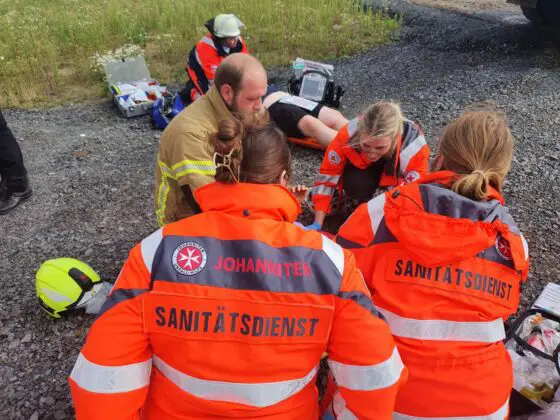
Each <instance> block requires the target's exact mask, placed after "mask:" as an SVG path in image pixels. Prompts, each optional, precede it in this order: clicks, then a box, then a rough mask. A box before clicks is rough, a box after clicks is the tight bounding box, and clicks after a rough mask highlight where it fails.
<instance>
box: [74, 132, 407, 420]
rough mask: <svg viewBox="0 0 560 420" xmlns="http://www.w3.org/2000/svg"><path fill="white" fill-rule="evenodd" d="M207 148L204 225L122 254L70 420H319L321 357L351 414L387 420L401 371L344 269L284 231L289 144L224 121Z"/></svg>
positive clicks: (167, 229)
mask: <svg viewBox="0 0 560 420" xmlns="http://www.w3.org/2000/svg"><path fill="white" fill-rule="evenodd" d="M211 144H212V145H213V147H214V150H215V153H214V162H215V166H216V180H217V181H218V182H215V183H212V184H208V185H206V186H204V187H202V188H199V189H198V190H197V191H196V192H195V195H196V200H197V202H198V203H199V204H200V207H201V208H202V213H200V214H197V215H195V216H192V217H189V218H187V219H183V220H181V221H178V222H176V223H171V224H168V225H166V226H164V227H163V228H162V229H159V230H158V231H156V232H154V233H153V234H152V235H150V236H149V237H147V238H146V239H144V240H143V241H142V243H141V244H139V245H137V246H136V247H135V248H134V249H133V250H132V251H131V253H130V256H129V258H128V260H127V261H126V262H125V265H124V267H123V270H122V272H121V274H120V276H119V278H118V280H117V282H116V283H115V286H114V288H113V290H112V291H111V294H110V295H109V297H108V299H107V301H106V303H105V305H104V307H103V308H102V309H101V311H100V314H99V316H98V318H97V320H96V321H95V322H94V324H93V326H92V327H91V330H90V332H89V335H88V338H87V341H86V344H85V346H84V348H83V349H82V352H81V354H80V355H79V357H78V360H77V362H76V365H75V367H74V369H73V370H72V373H71V375H70V386H71V389H72V397H73V400H74V406H75V408H76V413H77V418H78V420H81V419H100V420H101V419H103V420H105V419H110V420H118V419H133V418H134V419H135V418H138V413H139V412H140V417H141V418H142V419H144V420H149V419H154V420H160V419H194V418H197V419H218V418H222V419H225V418H236V419H242V418H243V419H255V418H259V419H282V420H290V419H293V420H296V419H297V420H299V419H316V418H318V415H319V413H318V411H319V409H318V401H317V394H318V393H317V389H316V387H315V378H316V376H317V371H318V365H319V361H320V360H321V356H322V354H323V353H324V352H325V351H327V352H328V356H329V363H330V366H331V369H332V370H333V372H334V376H335V378H336V380H337V383H338V384H339V386H340V387H341V388H340V389H341V391H340V392H341V393H342V395H343V396H344V398H345V399H346V401H347V402H348V408H349V409H350V410H352V412H353V413H355V414H356V415H357V416H358V417H359V418H360V419H370V420H390V419H391V415H392V412H393V408H394V404H395V399H396V394H397V392H398V390H399V388H400V387H401V385H402V383H403V382H404V381H405V380H406V375H407V370H406V368H404V367H403V364H402V362H401V359H400V357H399V353H398V351H397V349H396V347H395V343H394V340H393V338H392V336H391V332H390V331H389V327H388V325H387V324H386V323H385V322H383V321H382V320H381V319H380V318H379V317H378V316H377V312H376V311H375V309H374V307H373V304H372V302H371V297H370V295H369V292H368V290H367V288H366V286H365V284H364V282H363V280H362V277H361V275H360V273H359V271H358V270H357V269H356V266H355V261H354V257H353V255H352V254H351V253H350V252H349V251H345V250H343V249H342V248H341V247H340V246H338V245H336V244H335V243H334V242H332V241H331V240H330V239H327V238H326V237H324V236H322V235H321V234H319V233H318V232H306V231H304V230H302V229H301V228H299V227H297V226H295V225H294V223H293V222H294V220H295V219H296V217H297V215H298V214H299V213H300V211H301V208H300V205H299V203H298V201H297V199H296V198H295V197H294V196H293V195H292V193H291V192H290V191H288V189H286V185H287V183H288V179H289V176H290V173H291V156H290V149H289V147H288V144H287V142H286V137H285V136H284V134H282V132H281V131H280V130H279V129H278V128H275V127H274V126H272V125H271V124H268V123H261V122H258V123H254V124H252V125H249V126H247V127H245V128H243V127H242V126H241V123H240V122H239V121H223V122H222V123H221V124H220V126H219V132H218V133H217V134H216V135H214V136H213V137H211ZM357 332H359V333H357Z"/></svg>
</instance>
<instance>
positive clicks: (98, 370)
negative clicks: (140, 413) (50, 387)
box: [70, 344, 152, 394]
mask: <svg viewBox="0 0 560 420" xmlns="http://www.w3.org/2000/svg"><path fill="white" fill-rule="evenodd" d="M109 345H110V344H109ZM151 370H152V359H148V360H146V361H144V362H139V363H133V364H130V365H124V366H102V365H98V364H96V363H93V362H90V361H89V360H87V359H86V358H85V357H84V355H83V354H82V353H80V355H79V356H78V360H76V364H75V365H74V368H73V369H72V373H71V374H70V378H72V379H73V380H74V381H75V382H76V383H77V384H78V386H79V387H80V388H82V389H84V390H86V391H89V392H95V393H98V394H117V393H120V392H130V391H134V390H136V389H140V388H144V387H145V386H148V385H149V383H150V373H151Z"/></svg>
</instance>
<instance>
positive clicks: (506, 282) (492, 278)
mask: <svg viewBox="0 0 560 420" xmlns="http://www.w3.org/2000/svg"><path fill="white" fill-rule="evenodd" d="M513 149H514V139H513V136H512V134H511V132H510V130H509V128H508V126H507V123H506V121H505V118H504V116H503V115H502V114H498V113H495V112H488V111H478V112H468V113H465V114H463V115H462V116H460V117H459V118H458V119H457V120H456V121H454V122H453V123H451V124H450V125H449V126H448V127H447V128H446V130H445V132H444V134H443V136H442V139H441V142H440V146H439V151H438V152H437V155H436V160H435V162H434V165H433V170H435V172H433V173H430V174H428V175H426V176H425V177H423V178H420V180H418V181H417V182H415V183H414V184H409V185H403V186H400V187H397V188H396V189H394V190H393V191H389V192H387V193H385V194H384V195H380V196H378V197H376V198H374V199H373V200H371V201H369V202H368V203H367V204H362V205H361V206H360V207H358V209H357V210H356V211H355V213H354V214H353V215H352V216H350V218H349V219H348V221H347V222H346V223H345V224H344V225H343V226H342V227H341V229H340V231H339V233H338V236H337V237H336V241H337V242H338V243H339V244H340V245H342V246H344V247H347V248H351V250H352V251H353V252H354V254H355V255H356V260H357V263H358V267H359V268H360V269H361V271H362V273H363V274H364V278H365V280H366V283H367V284H368V287H369V288H370V290H371V291H372V295H373V301H374V303H375V304H376V306H377V307H378V309H379V311H380V312H381V313H382V314H383V315H384V317H385V319H387V322H388V323H389V325H390V327H391V331H392V333H393V335H394V337H395V340H396V341H397V347H398V348H399V351H400V352H401V355H402V357H403V361H404V363H405V365H406V366H407V367H408V368H409V369H410V378H409V382H408V383H407V384H406V385H405V386H404V387H403V389H402V390H401V391H400V392H399V395H398V398H397V405H396V408H395V414H394V415H393V419H394V420H405V419H412V418H414V419H420V420H422V419H426V420H427V419H432V418H438V419H446V418H452V419H457V418H461V419H488V420H494V419H495V420H503V419H505V418H507V416H508V399H509V396H510V393H511V389H512V385H513V370H512V362H511V359H510V356H509V354H508V352H507V350H506V348H505V346H504V344H503V341H502V340H503V339H504V338H505V331H504V323H503V321H504V320H505V319H507V318H508V317H509V316H510V315H512V314H514V313H515V312H516V311H517V308H518V305H519V299H520V292H521V283H522V282H523V281H525V279H526V277H527V274H528V270H529V254H528V248H527V243H526V241H525V239H524V238H523V235H522V234H521V232H520V230H519V228H518V227H517V225H516V223H515V221H514V220H513V218H512V216H511V215H510V214H509V211H508V209H507V207H505V206H504V199H503V197H502V193H501V191H502V186H503V184H504V179H505V177H506V175H507V173H508V171H509V169H510V166H511V161H512V157H513Z"/></svg>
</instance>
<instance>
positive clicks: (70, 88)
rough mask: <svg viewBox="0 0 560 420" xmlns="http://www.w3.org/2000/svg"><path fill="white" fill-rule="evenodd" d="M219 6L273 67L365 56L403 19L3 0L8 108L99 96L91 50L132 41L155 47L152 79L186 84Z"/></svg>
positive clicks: (254, 8)
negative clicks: (191, 58) (190, 59)
mask: <svg viewBox="0 0 560 420" xmlns="http://www.w3.org/2000/svg"><path fill="white" fill-rule="evenodd" d="M218 13H235V14H236V15H237V16H238V17H239V18H240V19H241V20H242V21H243V22H244V23H245V25H246V28H245V30H244V31H243V36H244V38H245V39H246V41H247V44H248V47H249V50H250V52H251V53H253V54H255V55H256V56H257V57H259V58H260V59H261V60H262V61H263V63H264V64H265V65H268V66H269V65H278V64H288V63H289V61H290V60H292V59H294V58H295V57H296V56H300V57H303V58H309V59H314V60H320V59H328V58H334V57H340V56H345V55H348V54H351V53H355V52H358V51H361V50H363V49H365V48H368V47H370V46H372V45H376V44H380V43H384V42H386V41H387V40H388V39H389V37H390V34H391V32H392V31H393V30H394V29H395V28H396V27H397V26H398V23H397V22H395V21H394V20H392V19H390V18H388V17H387V16H384V15H381V14H377V13H373V12H371V11H369V12H364V11H363V10H362V8H361V7H360V2H359V0H227V1H225V0H204V1H202V0H149V1H148V0H134V1H131V0H0V106H4V107H6V106H30V105H37V104H41V103H46V102H60V101H64V100H68V99H72V100H84V99H91V98H95V97H99V96H100V95H102V94H103V92H104V90H103V83H102V81H101V78H100V76H99V74H98V73H96V72H95V71H94V70H93V67H92V64H93V60H92V59H91V57H92V56H93V55H94V54H96V53H99V54H103V53H105V52H107V51H108V50H112V49H115V48H118V47H120V46H122V45H123V44H136V45H139V46H141V47H142V48H143V49H144V50H145V55H146V58H147V61H148V65H149V67H150V71H151V73H152V76H154V77H156V78H157V79H159V80H160V81H162V82H165V83H169V82H173V81H181V80H183V79H185V72H184V65H185V58H186V54H187V52H188V50H189V49H190V48H191V47H192V46H193V45H194V44H195V43H196V42H197V41H198V40H199V39H200V37H201V36H203V35H204V33H205V32H206V30H205V28H204V26H203V24H204V22H205V21H206V20H208V19H209V18H211V17H212V16H214V15H216V14H218Z"/></svg>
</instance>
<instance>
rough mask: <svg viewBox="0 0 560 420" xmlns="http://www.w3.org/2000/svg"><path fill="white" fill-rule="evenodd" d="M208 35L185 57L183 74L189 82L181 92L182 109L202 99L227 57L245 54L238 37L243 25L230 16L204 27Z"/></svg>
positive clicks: (223, 16) (219, 16)
mask: <svg viewBox="0 0 560 420" xmlns="http://www.w3.org/2000/svg"><path fill="white" fill-rule="evenodd" d="M204 26H205V27H206V28H207V29H208V31H209V32H208V33H207V34H206V35H204V36H203V37H202V39H201V40H200V41H199V42H198V44H196V45H195V46H194V47H193V48H192V49H191V51H190V52H189V54H188V56H187V67H186V71H187V73H188V75H189V81H188V82H187V85H186V86H185V88H184V89H183V90H182V91H181V92H180V97H181V99H182V101H183V104H184V105H185V106H187V105H189V104H190V103H192V102H194V101H195V100H196V99H198V98H199V97H200V96H202V95H205V94H206V92H208V89H210V86H212V83H213V82H214V77H215V75H216V70H217V69H218V66H219V65H220V63H221V62H222V61H223V60H224V58H226V57H227V56H228V55H231V54H234V53H244V54H248V53H249V51H248V49H247V45H245V41H243V38H242V37H241V36H240V35H241V29H242V28H244V27H245V25H244V24H243V23H242V22H241V21H240V20H239V19H238V18H237V16H235V15H233V14H220V15H217V16H216V17H214V18H212V19H210V20H209V21H208V22H206V23H205V24H204Z"/></svg>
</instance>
